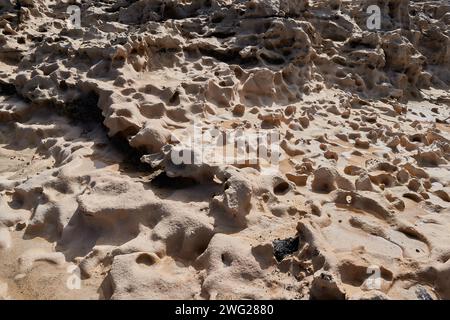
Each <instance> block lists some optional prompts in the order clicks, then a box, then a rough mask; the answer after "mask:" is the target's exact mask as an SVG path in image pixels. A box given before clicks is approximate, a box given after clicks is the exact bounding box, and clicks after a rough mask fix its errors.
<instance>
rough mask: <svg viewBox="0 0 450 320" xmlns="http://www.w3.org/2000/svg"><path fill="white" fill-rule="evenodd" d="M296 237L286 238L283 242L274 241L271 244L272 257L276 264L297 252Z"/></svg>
mask: <svg viewBox="0 0 450 320" xmlns="http://www.w3.org/2000/svg"><path fill="white" fill-rule="evenodd" d="M298 243H299V241H298V237H295V238H287V239H283V240H280V239H278V240H274V241H273V242H272V244H273V255H274V256H275V259H277V261H278V262H280V261H281V260H283V259H284V257H286V256H287V255H290V254H293V253H294V252H295V251H297V250H298Z"/></svg>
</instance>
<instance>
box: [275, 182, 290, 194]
mask: <svg viewBox="0 0 450 320" xmlns="http://www.w3.org/2000/svg"><path fill="white" fill-rule="evenodd" d="M288 190H289V183H287V182H286V181H283V182H280V183H278V184H277V185H276V186H275V187H274V188H273V193H275V194H276V195H282V194H285V193H286V192H288Z"/></svg>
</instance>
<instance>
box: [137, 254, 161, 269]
mask: <svg viewBox="0 0 450 320" xmlns="http://www.w3.org/2000/svg"><path fill="white" fill-rule="evenodd" d="M155 262H156V258H155V257H153V256H151V255H149V254H147V253H142V254H140V255H139V256H138V257H137V258H136V263H138V264H144V265H147V266H151V265H153V264H154V263H155Z"/></svg>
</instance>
